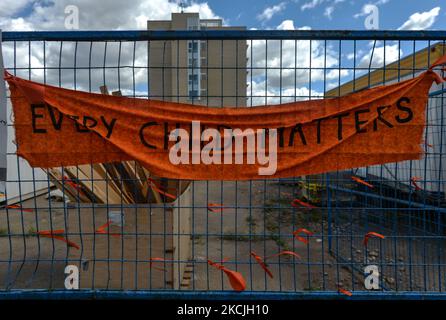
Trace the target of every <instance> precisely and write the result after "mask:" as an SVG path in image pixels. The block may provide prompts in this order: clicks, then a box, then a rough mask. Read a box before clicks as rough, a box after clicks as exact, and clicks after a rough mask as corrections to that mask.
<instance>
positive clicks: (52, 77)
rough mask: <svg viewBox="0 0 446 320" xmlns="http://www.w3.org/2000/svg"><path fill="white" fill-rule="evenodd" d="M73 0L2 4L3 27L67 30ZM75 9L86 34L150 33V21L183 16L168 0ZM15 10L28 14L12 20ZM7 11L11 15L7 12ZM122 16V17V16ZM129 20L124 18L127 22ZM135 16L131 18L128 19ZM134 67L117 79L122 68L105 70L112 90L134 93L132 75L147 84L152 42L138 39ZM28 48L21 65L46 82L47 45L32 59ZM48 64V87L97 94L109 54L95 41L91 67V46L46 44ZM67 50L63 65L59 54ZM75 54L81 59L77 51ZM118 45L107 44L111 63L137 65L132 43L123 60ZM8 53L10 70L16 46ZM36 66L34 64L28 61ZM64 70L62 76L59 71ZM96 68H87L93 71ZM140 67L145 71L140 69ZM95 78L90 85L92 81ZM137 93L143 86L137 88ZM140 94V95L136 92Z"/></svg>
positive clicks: (21, 50) (197, 5)
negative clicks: (128, 30)
mask: <svg viewBox="0 0 446 320" xmlns="http://www.w3.org/2000/svg"><path fill="white" fill-rule="evenodd" d="M72 3H73V1H72V0H58V1H47V0H45V1H32V0H28V1H27V2H25V1H24V0H14V1H10V0H0V10H1V11H0V17H1V15H2V14H3V13H4V12H7V13H8V16H7V17H1V18H0V29H2V30H11V31H13V30H14V31H19V30H21V31H30V30H64V19H65V12H64V10H65V7H66V6H67V5H70V4H72ZM75 3H76V6H77V7H78V8H79V16H80V17H79V18H80V24H79V27H80V29H83V30H101V29H102V30H104V29H108V30H119V29H121V30H122V29H137V28H139V29H146V28H147V20H148V19H156V20H160V19H170V15H171V12H179V8H178V6H177V4H176V3H174V2H172V1H169V0H150V1H148V0H135V1H122V0H108V1H107V3H106V4H104V5H98V3H97V2H94V1H91V0H77V1H75ZM6 4H8V5H11V8H13V9H14V10H15V12H19V11H20V10H23V9H24V8H27V10H26V12H28V13H27V14H26V15H23V16H21V17H13V16H12V14H11V12H12V11H8V8H7V5H6ZM4 10H6V11H4ZM184 10H185V12H199V13H200V17H201V18H204V19H208V18H218V16H217V15H216V14H215V13H214V12H213V10H212V9H211V8H210V7H209V5H208V4H207V3H206V2H198V1H195V2H188V6H187V7H186V8H184ZM117 13H119V14H117ZM124 17H125V18H124ZM128 17H131V18H128ZM135 44H136V48H135V61H134V63H135V66H136V67H137V68H135V69H134V70H132V69H131V68H120V77H119V79H118V76H117V69H116V68H109V69H105V78H106V79H105V80H106V84H107V86H108V87H109V90H110V91H112V90H117V89H118V87H120V88H121V90H122V92H123V93H124V94H125V93H129V92H133V71H134V73H135V74H134V76H135V86H136V87H138V86H140V87H141V86H143V87H145V86H146V85H147V69H146V67H147V42H144V41H138V42H136V43H135ZM28 49H29V48H28V44H27V43H18V44H17V50H16V54H15V61H16V66H17V67H21V68H29V67H30V66H31V67H32V70H31V77H32V79H33V80H35V81H43V69H42V68H43V64H42V63H43V60H44V58H43V47H42V43H40V42H35V43H32V44H31V55H30V56H28ZM45 49H46V55H45V62H46V67H47V68H48V69H47V72H46V80H47V83H49V84H53V85H59V84H61V85H62V86H63V87H67V88H73V87H74V79H75V78H76V88H77V89H79V90H86V91H88V90H89V89H91V90H92V91H96V92H97V91H98V89H99V86H101V85H103V84H104V69H102V67H103V64H104V54H105V44H104V43H99V42H95V43H93V47H92V51H91V54H92V57H91V64H90V61H89V50H90V47H89V43H86V42H82V43H81V42H80V43H78V46H77V50H76V48H75V44H74V43H73V42H64V43H63V46H62V48H61V47H60V42H47V43H46V48H45ZM60 50H62V54H61V61H59V53H60ZM75 52H76V60H75V58H74V57H75V55H74V53H75ZM118 53H119V42H109V43H108V44H107V55H106V65H107V66H117V65H118V63H119V64H120V65H121V66H132V65H133V43H132V42H122V47H121V57H120V61H119V59H118ZM3 55H4V60H5V66H7V67H13V66H14V51H13V48H12V45H11V44H9V43H5V44H4V45H3ZM29 62H31V64H30V63H29ZM75 64H76V66H77V67H78V70H77V71H76V73H74V71H73V70H72V69H70V68H73V67H74V65H75ZM59 65H60V66H62V69H61V72H60V77H59V70H58V67H59ZM90 66H91V67H92V68H91V70H88V68H89V67H90ZM138 66H139V67H140V68H138ZM17 72H18V75H19V76H22V77H25V78H27V77H28V70H27V69H24V70H18V71H17ZM90 76H91V81H90ZM136 90H138V88H136ZM137 93H138V92H137Z"/></svg>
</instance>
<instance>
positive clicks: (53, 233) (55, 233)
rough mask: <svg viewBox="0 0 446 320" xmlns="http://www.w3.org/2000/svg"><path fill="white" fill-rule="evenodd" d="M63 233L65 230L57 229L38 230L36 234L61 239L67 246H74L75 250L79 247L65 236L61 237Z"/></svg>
mask: <svg viewBox="0 0 446 320" xmlns="http://www.w3.org/2000/svg"><path fill="white" fill-rule="evenodd" d="M64 233H65V230H64V229H59V230H44V231H38V232H37V234H38V235H40V236H42V237H45V238H53V239H56V240H60V241H63V242H65V243H66V244H67V245H68V246H69V247H73V248H76V249H77V250H79V249H80V247H79V246H78V245H77V244H76V243H74V242H72V241H70V240H68V239H66V238H65V237H62V236H61V235H62V234H64Z"/></svg>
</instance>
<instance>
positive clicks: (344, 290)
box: [338, 287, 353, 297]
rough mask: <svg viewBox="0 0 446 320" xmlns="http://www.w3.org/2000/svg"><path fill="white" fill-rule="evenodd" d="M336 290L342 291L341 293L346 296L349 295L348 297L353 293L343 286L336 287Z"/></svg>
mask: <svg viewBox="0 0 446 320" xmlns="http://www.w3.org/2000/svg"><path fill="white" fill-rule="evenodd" d="M338 292H339V293H342V294H344V295H346V296H349V297H351V296H352V295H353V293H351V292H350V291H348V290H346V289H344V288H341V287H339V288H338Z"/></svg>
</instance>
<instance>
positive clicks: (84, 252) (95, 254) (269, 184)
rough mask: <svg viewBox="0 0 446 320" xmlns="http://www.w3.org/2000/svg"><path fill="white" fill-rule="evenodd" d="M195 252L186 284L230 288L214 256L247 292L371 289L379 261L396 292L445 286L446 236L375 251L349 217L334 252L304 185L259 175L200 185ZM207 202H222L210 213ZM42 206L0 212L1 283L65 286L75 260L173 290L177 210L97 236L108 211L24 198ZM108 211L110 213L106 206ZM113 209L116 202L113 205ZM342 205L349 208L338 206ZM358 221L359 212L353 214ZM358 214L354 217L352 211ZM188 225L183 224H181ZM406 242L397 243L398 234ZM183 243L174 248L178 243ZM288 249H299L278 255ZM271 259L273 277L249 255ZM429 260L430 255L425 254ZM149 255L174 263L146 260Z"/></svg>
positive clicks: (132, 214) (92, 275) (146, 212)
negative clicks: (48, 233)
mask: <svg viewBox="0 0 446 320" xmlns="http://www.w3.org/2000/svg"><path fill="white" fill-rule="evenodd" d="M191 188H192V198H193V199H192V203H193V207H194V208H193V210H192V217H191V221H192V229H191V232H190V235H187V236H190V239H191V241H190V244H191V258H190V260H187V261H180V262H178V263H183V264H187V265H188V266H189V268H188V272H187V274H185V275H184V279H183V277H181V279H180V280H179V281H182V284H183V286H181V289H182V290H231V286H230V284H229V281H228V279H227V277H226V275H225V274H224V273H223V272H222V271H221V270H218V269H216V268H214V267H213V266H210V265H209V264H208V263H207V262H208V260H212V261H214V262H217V263H222V262H223V264H224V266H225V267H227V268H229V269H231V270H235V271H238V272H240V273H241V274H242V275H243V277H244V279H245V280H246V284H247V288H246V290H254V291H321V290H324V291H325V290H337V289H338V288H339V287H341V288H344V289H347V290H364V286H363V281H364V280H363V279H364V276H363V274H362V270H361V269H362V268H363V266H364V265H366V264H378V265H379V266H380V270H381V272H382V278H381V284H382V285H383V286H385V287H386V288H388V289H397V288H398V289H400V290H403V289H405V290H438V288H439V286H443V287H444V286H445V285H446V283H444V282H445V279H439V280H438V277H439V275H441V274H445V272H446V270H445V265H446V264H445V255H444V253H442V252H443V251H442V250H443V249H442V248H443V243H439V242H438V240H436V242H435V241H434V242H426V241H424V242H417V241H413V242H411V240H410V239H406V238H404V239H399V238H389V239H388V240H387V239H386V241H382V242H381V246H380V245H379V244H380V242H377V241H371V243H370V244H369V247H368V249H367V250H365V248H364V246H363V244H362V235H363V234H365V233H366V232H367V231H370V230H367V228H364V229H361V230H359V229H355V230H352V229H349V228H351V227H352V225H353V224H356V223H357V225H360V221H359V220H358V221H355V219H347V220H346V221H345V222H343V221H340V220H339V221H338V220H337V219H336V221H335V222H336V223H334V224H333V225H332V228H333V229H332V230H331V232H332V235H335V236H336V238H334V239H332V253H333V252H334V253H335V254H337V255H338V257H339V258H342V259H338V260H337V259H335V257H334V256H333V255H332V254H330V253H329V237H328V223H327V212H326V210H325V211H324V210H322V209H311V210H308V209H306V208H305V207H302V206H297V207H293V206H291V205H290V204H291V202H292V201H293V199H296V198H300V197H301V196H302V192H303V190H302V189H301V188H300V184H299V183H293V182H291V183H290V182H284V181H278V180H268V181H251V182H221V181H208V182H193V183H192V185H191ZM208 204H214V205H217V206H220V205H222V206H223V208H222V210H221V211H220V210H218V207H215V209H214V212H213V211H210V210H208V208H207V207H208ZM22 206H23V207H25V208H28V207H32V208H34V207H37V208H38V209H37V210H31V212H28V211H23V212H22V211H21V210H19V209H12V210H11V209H10V210H8V211H6V210H4V209H2V210H0V290H2V289H5V288H9V289H14V288H15V289H26V288H28V289H31V288H39V289H58V288H64V278H65V275H64V269H65V266H66V265H67V264H76V265H78V266H80V269H81V288H109V289H130V290H133V289H149V290H150V289H171V288H172V285H173V283H172V278H171V277H170V275H171V274H172V266H171V263H168V260H169V259H172V255H171V253H172V250H173V248H172V247H171V246H170V245H169V243H171V242H169V241H170V240H169V237H170V236H172V234H169V231H168V230H170V229H169V228H170V226H169V221H171V220H170V218H169V215H168V213H166V211H164V210H158V211H156V210H150V209H148V208H139V209H135V208H129V209H125V210H124V216H125V224H124V227H122V228H120V227H117V226H113V227H111V229H110V230H111V232H112V233H121V232H124V233H125V236H123V237H119V236H118V237H115V236H107V235H105V234H101V235H98V234H96V233H95V230H96V229H97V228H98V227H99V226H101V225H103V224H104V223H105V222H106V221H107V208H94V206H88V205H87V206H86V207H84V208H79V207H70V206H64V204H63V203H62V202H57V201H49V200H46V199H45V195H42V196H39V197H38V198H35V199H29V200H27V201H25V202H23V203H22ZM108 209H109V210H112V209H110V208H108ZM113 210H114V209H113ZM338 210H342V208H341V209H338ZM355 215H356V217H358V218H356V219H360V217H361V213H355ZM352 216H353V215H352ZM183 223H185V222H183ZM299 228H305V229H307V230H309V231H311V232H313V235H312V236H311V237H308V238H306V237H305V235H304V234H302V236H303V237H304V238H305V239H306V240H308V244H306V243H304V242H302V241H300V240H298V239H297V238H296V237H294V236H293V231H295V230H298V229H299ZM49 229H53V230H57V229H66V230H69V234H70V236H69V240H70V241H73V242H75V243H77V244H78V245H80V247H81V248H80V250H77V249H76V248H73V247H68V246H67V245H66V243H65V242H63V241H59V240H54V239H50V238H44V237H37V236H36V234H35V232H36V230H49ZM397 240H398V241H397ZM174 246H175V245H174ZM284 250H287V251H292V252H295V253H296V254H298V255H299V256H300V258H296V257H293V256H287V255H283V256H279V257H277V256H275V257H274V255H275V254H278V253H280V252H282V251H284ZM251 252H255V253H256V254H257V255H259V256H261V257H267V256H273V257H271V258H268V259H267V260H266V263H267V265H268V268H269V270H270V271H271V273H272V275H273V277H272V278H271V277H269V276H268V275H267V274H266V273H265V271H264V270H263V269H262V268H261V266H260V265H259V264H258V263H257V262H256V260H255V259H254V258H253V257H252V256H251V255H250V253H251ZM420 256H421V257H424V258H422V259H421V258H420ZM151 257H163V258H164V259H165V260H167V262H166V261H164V262H154V263H153V264H149V263H148V259H150V258H151Z"/></svg>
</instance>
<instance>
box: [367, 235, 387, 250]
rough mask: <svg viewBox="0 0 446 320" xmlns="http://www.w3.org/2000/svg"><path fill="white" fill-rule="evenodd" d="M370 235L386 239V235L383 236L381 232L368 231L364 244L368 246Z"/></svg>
mask: <svg viewBox="0 0 446 320" xmlns="http://www.w3.org/2000/svg"><path fill="white" fill-rule="evenodd" d="M370 237H376V238H380V239H384V238H385V236H383V235H382V234H380V233H377V232H367V233H366V235H365V236H364V246H366V247H367V243H368V242H369V238H370Z"/></svg>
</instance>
